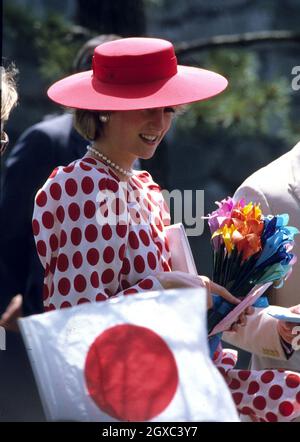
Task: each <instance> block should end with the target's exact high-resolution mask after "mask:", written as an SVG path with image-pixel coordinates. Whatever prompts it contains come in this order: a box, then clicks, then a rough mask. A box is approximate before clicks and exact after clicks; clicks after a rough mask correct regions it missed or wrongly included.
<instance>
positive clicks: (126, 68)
mask: <svg viewBox="0 0 300 442" xmlns="http://www.w3.org/2000/svg"><path fill="white" fill-rule="evenodd" d="M226 86H227V80H226V79H225V78H224V77H222V75H219V74H217V73H215V72H212V71H208V70H205V69H200V68H195V67H190V66H180V65H177V60H176V56H175V52H174V47H173V45H172V43H170V42H169V41H166V40H161V39H158V38H124V39H120V40H115V41H111V42H107V43H103V44H101V45H100V46H97V47H96V49H95V51H94V56H93V66H92V70H91V71H86V72H81V73H78V74H75V75H71V76H69V77H66V78H64V79H62V80H60V81H58V82H56V83H54V84H53V85H52V86H51V87H50V88H49V89H48V96H49V97H50V98H51V100H53V101H55V102H56V103H59V104H62V105H64V106H67V107H72V108H79V109H90V110H105V111H114V110H119V111H121V110H122V111H125V110H134V109H149V108H154V107H164V106H175V105H179V104H186V103H192V102H194V101H199V100H205V99H207V98H210V97H212V96H214V95H217V94H219V93H220V92H222V91H223V90H224V89H225V88H226Z"/></svg>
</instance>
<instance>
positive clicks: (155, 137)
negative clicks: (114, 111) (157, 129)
mask: <svg viewBox="0 0 300 442" xmlns="http://www.w3.org/2000/svg"><path fill="white" fill-rule="evenodd" d="M139 137H140V138H141V139H142V140H143V141H144V142H145V143H147V144H155V143H156V142H157V141H158V139H159V137H158V135H149V134H140V135H139Z"/></svg>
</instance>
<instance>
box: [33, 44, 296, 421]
mask: <svg viewBox="0 0 300 442" xmlns="http://www.w3.org/2000/svg"><path fill="white" fill-rule="evenodd" d="M226 85H227V81H226V79H225V78H224V77H222V76H220V75H218V74H216V73H214V72H210V71H207V70H203V69H197V68H193V67H187V66H177V62H176V57H175V54H174V49H173V46H172V44H171V43H169V42H167V41H164V40H160V39H152V38H129V39H123V40H116V41H113V42H110V43H105V44H103V45H100V46H98V47H97V48H96V49H95V52H94V58H93V70H92V71H88V72H82V73H80V74H75V75H73V76H70V77H67V78H65V79H63V80H61V81H59V82H57V83H55V84H54V85H53V86H52V87H51V88H50V89H49V91H48V95H49V97H50V98H51V99H52V100H54V101H55V102H57V103H59V104H62V105H64V106H67V107H70V108H74V109H76V110H75V126H76V127H77V130H78V131H79V132H80V133H81V134H82V135H83V136H84V137H85V138H87V139H88V140H89V141H90V145H89V146H87V154H86V155H85V156H84V157H83V158H82V159H80V160H77V161H75V162H73V163H71V164H70V165H69V166H68V167H58V168H56V169H55V170H54V171H53V173H52V174H51V175H50V177H49V179H48V181H47V182H46V183H45V185H44V186H43V188H42V189H41V190H40V191H39V192H38V194H37V196H36V204H35V211H34V218H33V231H34V235H35V239H36V245H37V250H38V253H39V256H40V259H41V261H42V264H43V266H44V268H45V279H44V293H43V296H44V305H45V310H48V311H49V310H54V309H59V308H65V307H71V306H74V305H77V304H81V303H83V302H94V301H102V300H105V299H107V298H109V297H112V296H119V295H131V294H136V293H139V292H143V291H147V290H156V289H157V290H161V289H171V288H183V287H200V286H203V285H206V286H207V287H208V289H209V290H208V307H211V306H212V295H211V293H210V292H211V291H213V292H215V293H218V294H220V295H221V296H223V297H224V298H225V299H227V300H228V301H230V302H232V303H238V301H237V300H236V299H235V298H234V297H232V296H231V295H230V294H229V293H228V292H227V291H226V290H225V289H224V288H222V287H220V286H217V285H216V284H214V283H212V282H210V281H209V280H208V279H207V278H205V277H201V276H194V275H190V274H187V273H183V272H176V271H172V256H171V251H170V249H169V245H168V241H167V238H166V233H165V229H164V227H165V226H166V225H167V224H169V221H170V219H169V213H168V211H167V209H166V207H165V205H164V202H163V197H162V194H161V192H160V189H159V187H158V186H157V185H156V184H155V183H154V182H153V180H152V178H151V176H150V175H149V174H148V173H147V172H144V171H142V172H138V171H133V170H132V165H133V163H134V161H135V160H136V159H137V158H143V159H147V158H151V157H152V155H154V153H155V150H156V148H157V146H158V144H159V143H160V141H161V140H162V139H163V137H164V136H165V134H166V133H167V131H168V130H169V128H170V126H171V123H172V119H173V116H174V115H175V114H176V112H177V110H178V106H180V105H182V104H185V103H191V102H194V101H198V100H203V99H207V98H209V97H212V96H214V95H216V94H218V93H220V92H222V91H223V90H224V89H225V88H226ZM241 319H242V321H244V317H242V318H241ZM216 360H217V362H218V365H219V366H221V365H222V366H223V372H224V375H225V378H226V380H227V382H228V384H229V387H230V388H231V390H232V391H233V397H234V399H235V401H236V403H237V405H238V407H239V410H240V411H241V412H242V413H245V414H247V413H248V414H249V413H250V414H252V415H253V416H254V417H255V418H257V416H258V418H260V419H263V420H268V416H267V417H266V412H269V417H270V419H271V415H272V417H273V414H272V413H273V412H272V411H271V410H273V408H274V404H273V403H272V404H268V406H267V408H266V405H264V406H263V407H262V408H261V406H262V402H261V401H260V402H259V401H257V404H256V403H254V405H253V407H254V408H251V407H249V402H250V403H251V404H252V402H251V401H252V399H253V398H252V397H251V394H255V392H254V390H253V392H251V391H252V390H251V389H250V390H249V388H250V385H252V386H254V384H255V385H258V386H259V387H260V384H262V386H263V385H264V382H265V380H264V379H262V380H261V375H262V373H257V372H256V373H251V374H250V372H249V373H248V372H247V373H245V372H244V373H241V371H240V370H232V369H231V368H232V366H233V365H234V362H233V361H232V359H231V357H230V355H227V356H226V357H225V358H224V357H222V354H218V353H217V354H216ZM229 368H230V369H229ZM268 379H269V378H268ZM276 380H277V382H280V383H282V384H283V383H284V382H285V374H284V373H280V374H278V375H277V378H276ZM268 382H269V381H268ZM251 388H252V387H251ZM256 391H258V390H256ZM294 393H295V391H293V394H294ZM293 394H292V399H293V401H294V402H295V401H296V399H295V394H294V395H293ZM249 395H250V396H249ZM255 399H256V398H255ZM279 405H280V404H279V403H278V401H277V402H276V407H277V409H278V407H279ZM272 407H273V408H272ZM262 410H263V411H262ZM295 413H297V410H296V411H293V414H292V415H290V416H294V415H295Z"/></svg>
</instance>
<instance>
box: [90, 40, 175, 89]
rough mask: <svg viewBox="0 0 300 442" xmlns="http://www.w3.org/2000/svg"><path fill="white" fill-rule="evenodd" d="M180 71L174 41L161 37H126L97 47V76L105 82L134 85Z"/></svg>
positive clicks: (166, 77) (95, 76)
mask: <svg viewBox="0 0 300 442" xmlns="http://www.w3.org/2000/svg"><path fill="white" fill-rule="evenodd" d="M176 73H177V59H176V56H175V51H174V47H173V45H172V43H170V42H169V41H166V40H161V39H158V38H125V39H121V40H115V41H112V42H107V43H104V44H102V45H100V46H97V47H96V49H95V51H94V57H93V74H94V78H96V79H97V80H99V81H101V82H105V83H114V84H134V83H149V82H154V81H157V80H163V79H168V78H170V77H172V76H173V75H175V74H176Z"/></svg>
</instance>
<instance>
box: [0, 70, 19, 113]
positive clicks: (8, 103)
mask: <svg viewBox="0 0 300 442" xmlns="http://www.w3.org/2000/svg"><path fill="white" fill-rule="evenodd" d="M17 72H18V71H17V69H16V68H15V67H14V66H13V65H11V66H10V67H9V68H7V69H5V68H4V67H3V66H1V121H7V120H8V117H9V114H10V112H11V110H12V109H13V108H14V107H15V106H16V104H17V101H18V93H17V89H16V81H15V76H16V74H17Z"/></svg>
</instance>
